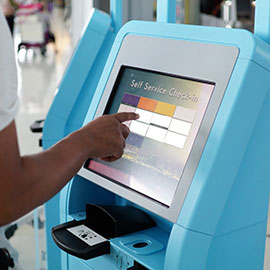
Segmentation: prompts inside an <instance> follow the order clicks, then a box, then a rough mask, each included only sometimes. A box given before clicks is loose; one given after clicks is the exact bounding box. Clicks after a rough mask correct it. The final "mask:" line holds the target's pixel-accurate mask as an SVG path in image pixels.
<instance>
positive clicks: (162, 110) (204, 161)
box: [44, 0, 270, 270]
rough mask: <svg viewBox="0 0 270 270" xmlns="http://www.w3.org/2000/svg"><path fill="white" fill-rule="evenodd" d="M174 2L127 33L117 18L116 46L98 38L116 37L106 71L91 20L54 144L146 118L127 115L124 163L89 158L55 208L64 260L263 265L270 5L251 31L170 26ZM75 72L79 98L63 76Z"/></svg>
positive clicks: (77, 264) (64, 94)
mask: <svg viewBox="0 0 270 270" xmlns="http://www.w3.org/2000/svg"><path fill="white" fill-rule="evenodd" d="M111 2H112V4H113V5H114V4H116V6H117V5H119V7H121V1H111ZM172 2H174V1H161V0H160V1H158V21H159V22H143V21H133V22H129V23H127V24H126V25H125V26H123V27H122V28H121V30H120V31H119V32H118V34H117V35H116V36H115V33H114V32H113V30H112V28H111V27H107V28H106V27H105V28H106V29H107V30H106V31H105V30H104V33H105V32H106V34H103V37H104V36H106V35H107V36H106V37H107V38H108V35H109V40H110V42H111V43H110V44H112V43H113V45H112V48H111V51H110V53H109V49H108V48H109V47H110V46H109V43H108V42H105V43H104V42H103V41H104V39H103V40H102V42H100V44H101V45H102V44H103V45H102V46H104V47H106V46H107V47H106V48H107V49H104V53H105V55H106V56H103V54H102V53H103V50H102V49H99V52H98V54H99V55H98V56H96V58H95V59H96V60H98V59H101V58H102V57H103V58H102V59H104V61H103V62H102V61H101V62H99V63H97V65H98V66H97V68H98V70H99V69H100V74H101V69H102V65H103V66H104V63H105V59H106V58H107V56H108V54H109V56H108V59H107V62H106V64H105V66H104V70H103V72H102V74H101V75H100V74H98V71H95V68H94V66H92V67H90V68H89V67H88V66H86V67H85V69H86V70H85V69H84V65H80V60H81V61H82V63H86V65H87V61H85V60H84V59H83V58H82V57H87V55H88V50H89V48H87V46H85V47H84V46H83V44H84V43H83V42H84V40H85V39H87V38H89V39H90V37H87V29H89V28H86V30H85V33H84V36H83V39H82V41H81V44H79V46H78V48H77V50H76V52H75V54H74V56H73V60H72V62H71V63H70V65H69V68H68V69H67V72H66V74H65V76H64V79H63V82H62V85H60V90H59V94H58V95H57V97H56V99H55V103H54V104H53V106H52V109H51V111H50V112H49V115H48V119H47V121H46V123H45V128H44V132H45V134H44V136H45V138H44V140H45V142H46V138H49V136H48V135H46V134H52V133H50V132H52V131H51V130H52V127H54V129H56V128H57V126H58V127H59V129H60V130H62V131H61V132H62V133H61V135H59V137H60V136H62V135H63V134H64V133H65V134H68V133H69V132H70V131H72V130H74V129H75V128H78V127H80V126H81V125H82V122H84V124H86V123H88V122H89V121H91V120H92V119H94V118H97V117H99V116H101V115H103V114H111V113H116V112H122V111H128V112H130V111H132V112H137V113H138V114H139V115H140V118H139V119H138V120H135V121H131V122H128V123H125V124H126V125H128V126H129V128H130V135H129V137H128V138H127V140H126V147H125V151H124V154H123V157H122V158H121V159H119V160H118V161H115V162H112V163H107V162H103V161H101V160H99V159H89V160H87V161H86V162H85V164H84V165H83V167H82V168H81V170H80V171H79V173H78V174H77V175H76V176H75V177H74V179H73V180H72V181H71V182H70V183H69V184H68V185H67V186H66V187H65V189H64V190H63V191H62V192H61V194H60V197H58V198H56V199H54V200H55V201H53V202H51V205H50V206H49V207H48V206H47V208H48V214H47V216H48V215H49V213H50V211H53V209H56V211H59V214H55V215H56V217H54V216H51V217H49V216H48V217H49V218H51V219H50V220H51V221H52V222H51V224H53V226H54V228H53V229H52V237H53V239H54V241H55V243H56V244H57V245H58V246H59V247H60V248H61V249H62V250H63V251H62V252H61V263H60V262H58V263H59V265H61V268H59V269H70V270H72V269H85V270H86V269H100V270H101V269H102V270H103V269H133V270H134V269H153V270H154V269H155V270H158V269H160V270H161V269H166V270H174V269H185V270H186V269H196V270H197V269H211V270H212V269H215V270H216V269H252V270H253V269H263V263H264V250H265V238H266V226H267V210H268V200H269V183H270V181H269V177H270V176H269V175H270V171H269V162H270V158H269V157H270V142H269V139H268V135H267V134H269V133H270V121H269V116H270V96H269V87H270V74H269V71H270V46H269V45H268V43H269V40H270V30H269V29H270V11H269V10H270V8H269V6H270V3H268V1H266V0H265V1H263V0H258V1H257V11H256V12H257V14H256V22H255V25H256V26H255V34H252V33H250V32H247V31H245V30H236V29H223V28H213V27H201V26H190V25H177V24H173V23H168V21H170V20H171V19H172V18H173V15H172V16H171V14H173V12H172V10H173V7H174V3H172ZM119 10H120V9H119ZM94 14H95V13H94ZM102 16H103V15H102ZM104 16H105V15H104ZM172 21H173V19H172ZM118 22H119V21H118ZM102 23H103V22H102ZM90 24H91V21H90ZM110 24H111V21H109V19H108V24H107V25H110ZM105 28H103V29H105ZM110 31H111V32H110ZM93 32H94V31H93ZM108 33H111V34H108ZM100 36H102V35H100ZM102 46H100V47H99V48H101V47H102ZM76 55H77V56H76ZM89 55H90V56H91V52H89ZM101 55H102V57H101ZM80 57H81V58H80ZM100 57H101V58H100ZM91 63H92V64H93V63H94V61H92V62H91ZM102 63H103V64H102ZM80 73H83V74H84V75H83V76H84V77H83V76H82V75H81V74H80ZM91 74H93V80H94V81H91ZM98 75H100V79H99V77H98ZM76 76H78V77H76ZM77 81H78V84H79V85H78V88H77V89H78V90H77V92H76V93H75V94H72V93H71V97H70V96H68V95H69V94H68V91H67V90H66V89H65V87H64V86H66V87H67V88H68V87H69V88H70V87H71V86H72V87H73V88H76V87H77V85H76V82H77ZM68 82H69V83H68ZM93 83H96V85H93ZM74 91H76V90H74ZM57 105H58V106H61V110H62V112H63V115H60V114H58V115H57V109H58V107H57ZM59 123H60V124H59ZM46 130H47V131H46ZM63 131H64V132H63ZM53 132H56V131H55V130H54V131H53ZM46 136H47V137H46ZM52 137H53V136H52ZM56 137H57V136H56ZM53 140H54V139H51V140H50V139H47V144H48V145H49V143H48V142H52V141H53ZM63 166H65V164H63ZM59 198H60V199H59ZM57 200H59V202H58V201H57ZM51 213H52V212H51ZM57 217H59V218H58V220H57ZM58 221H59V223H57V222H58ZM59 224H60V225H59ZM50 229H51V228H48V230H50ZM47 237H48V236H47ZM53 248H54V249H55V248H56V247H53ZM59 250H60V249H59ZM58 252H59V251H58ZM59 258H60V257H58V254H56V255H51V258H49V264H50V262H51V263H52V265H53V262H56V261H57V260H58V259H59ZM52 267H53V266H52ZM51 269H56V268H51ZM57 269H58V268H57Z"/></svg>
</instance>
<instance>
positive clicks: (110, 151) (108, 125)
mask: <svg viewBox="0 0 270 270" xmlns="http://www.w3.org/2000/svg"><path fill="white" fill-rule="evenodd" d="M138 118H139V115H138V114H136V113H128V112H121V113H116V114H112V115H103V116H101V117H99V118H97V119H95V120H93V121H91V122H90V123H88V124H87V125H86V126H84V127H83V128H82V129H80V130H79V132H80V133H81V135H82V139H83V141H82V143H84V145H85V146H84V147H87V149H88V153H87V155H88V157H92V158H101V159H102V160H105V161H115V160H117V159H119V158H121V156H122V154H123V151H124V148H125V140H126V138H127V137H128V135H129V128H128V127H127V126H126V125H124V124H123V122H125V121H130V120H136V119H138Z"/></svg>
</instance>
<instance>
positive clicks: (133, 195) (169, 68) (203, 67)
mask: <svg viewBox="0 0 270 270" xmlns="http://www.w3.org/2000/svg"><path fill="white" fill-rule="evenodd" d="M131 52H132V53H131ZM238 54H239V49H238V48H236V47H234V46H224V45H218V44H208V43H202V42H194V41H185V40H176V39H169V38H161V37H152V36H139V35H131V34H128V35H126V36H125V38H124V39H123V41H122V44H121V46H120V50H119V52H118V54H117V57H116V59H115V61H114V63H113V66H112V69H111V71H110V72H109V74H107V77H106V81H105V82H104V85H102V83H100V84H99V86H98V89H97V95H98V94H99V95H100V101H99V104H98V106H97V104H96V103H95V102H96V101H97V100H96V99H95V102H92V103H91V105H90V108H89V111H88V113H87V116H86V118H85V124H86V123H87V122H89V121H90V120H92V119H93V118H97V117H99V116H101V115H103V113H104V110H105V108H106V105H107V103H108V100H109V97H110V95H111V92H112V90H113V88H114V85H115V83H116V80H117V77H118V74H119V72H120V69H121V67H122V66H130V67H134V68H140V69H145V70H148V71H154V72H160V73H163V74H164V73H166V74H174V75H175V76H179V77H183V78H190V79H192V78H194V79H196V80H199V81H203V82H214V83H215V89H214V91H213V94H212V97H211V99H210V102H209V104H208V107H207V110H206V112H205V115H204V118H203V120H202V122H201V126H200V128H199V131H198V134H197V136H196V139H195V141H194V144H193V147H192V149H191V152H190V155H189V158H188V161H187V163H186V166H185V169H184V171H183V173H182V177H181V181H180V182H179V184H178V187H177V190H176V192H175V196H174V198H173V201H172V204H171V206H170V207H165V206H164V205H162V204H160V203H158V202H157V201H154V200H152V199H149V197H146V196H144V195H142V194H140V193H138V192H136V191H133V190H130V189H128V188H127V187H123V186H121V185H119V184H118V183H115V182H112V181H108V180H107V178H104V177H101V176H99V175H97V174H96V173H93V172H91V171H89V170H88V169H85V168H82V169H81V170H80V171H79V175H81V176H83V177H84V178H86V179H88V180H90V181H92V182H94V183H96V184H98V185H100V186H102V187H104V188H106V189H108V190H110V191H112V192H114V193H115V194H117V195H120V196H122V197H124V198H125V199H127V200H129V201H131V202H134V203H136V204H138V205H140V206H141V207H144V208H145V209H148V210H150V211H151V212H153V213H155V214H158V215H160V216H161V217H163V218H165V219H168V220H170V221H172V222H176V220H177V218H178V216H179V213H180V211H181V208H182V206H183V203H184V200H185V198H186V196H187V193H188V190H189V187H190V185H191V183H192V179H193V176H194V174H195V173H196V169H197V166H198V163H199V160H200V158H201V155H202V153H203V149H204V147H205V144H206V142H207V138H208V136H209V133H210V130H211V128H212V125H213V123H214V120H215V117H216V114H217V112H218V109H219V106H220V104H221V101H222V98H223V96H224V93H225V89H226V87H227V84H228V82H229V79H230V76H231V74H232V71H233V68H234V65H235V63H236V60H237V57H238ZM217 59H218V61H217ZM179 63H181V65H179ZM220 63H222V65H221V64H220ZM99 91H100V92H99Z"/></svg>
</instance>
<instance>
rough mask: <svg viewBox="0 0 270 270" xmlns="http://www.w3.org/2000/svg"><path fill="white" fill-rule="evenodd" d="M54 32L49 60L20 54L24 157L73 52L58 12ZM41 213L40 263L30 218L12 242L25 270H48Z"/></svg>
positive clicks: (269, 250)
mask: <svg viewBox="0 0 270 270" xmlns="http://www.w3.org/2000/svg"><path fill="white" fill-rule="evenodd" d="M52 30H53V32H54V33H55V36H56V48H54V46H52V45H49V46H48V51H47V54H46V57H42V56H41V55H40V52H39V51H35V50H29V51H28V52H26V51H25V50H22V51H20V53H19V54H17V56H18V67H19V77H20V82H21V87H20V89H19V96H20V99H21V107H20V111H19V114H18V116H17V118H16V125H17V131H18V139H19V143H20V151H21V154H23V155H27V154H32V153H36V152H38V151H41V148H39V146H38V140H39V138H40V136H41V135H40V134H33V133H31V132H30V129H29V127H30V125H31V124H32V123H33V122H34V121H35V120H38V119H43V118H44V117H45V116H46V113H47V111H48V109H49V106H50V104H51V102H52V100H53V96H54V94H55V90H56V88H57V85H58V83H59V81H60V79H61V77H62V74H63V72H64V69H65V66H66V64H67V62H68V59H69V56H70V53H71V50H72V49H71V42H70V36H69V33H68V31H67V27H66V24H65V23H64V14H63V10H61V9H56V10H55V11H54V13H53V16H52ZM15 45H16V35H15ZM55 49H56V50H57V52H56V51H55ZM38 212H39V219H40V225H41V226H40V227H41V228H40V229H39V231H38V236H39V237H38V244H39V245H38V249H37V250H38V257H39V260H38V261H35V258H36V256H35V255H36V254H35V252H36V246H35V243H37V242H35V233H34V229H33V225H32V215H31V214H30V216H28V218H25V219H24V220H25V223H24V220H22V221H21V225H20V226H19V229H18V230H17V231H16V232H15V235H14V236H13V237H12V238H11V243H12V245H13V246H14V247H15V248H16V249H17V250H18V251H19V256H20V263H21V265H22V266H23V268H24V269H25V270H37V269H40V270H45V269H46V249H45V238H44V228H42V224H43V222H44V213H43V207H40V208H39V211H38ZM269 227H270V224H269V226H268V235H269V236H270V229H269ZM269 236H268V237H267V241H266V256H265V267H264V269H265V270H270V237H269ZM247 237H248V235H247ZM36 241H37V239H36ZM37 267H38V268H37ZM56 270H58V269H56Z"/></svg>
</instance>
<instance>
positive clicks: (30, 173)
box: [0, 113, 139, 226]
mask: <svg viewBox="0 0 270 270" xmlns="http://www.w3.org/2000/svg"><path fill="white" fill-rule="evenodd" d="M138 117H139V116H138V115H137V114H135V113H119V114H115V115H110V116H102V117H99V118H98V119H96V120H93V121H91V122H90V123H88V124H87V125H85V126H84V127H83V128H81V129H80V130H78V131H76V132H74V133H72V134H70V135H69V136H68V137H66V138H65V139H63V140H62V141H60V142H59V143H57V144H56V145H55V146H53V147H52V148H50V149H48V150H46V151H44V152H42V153H39V154H36V155H30V156H25V157H21V156H20V153H19V147H18V140H17V134H16V126H15V123H14V121H13V122H12V123H11V124H10V125H8V126H7V127H6V128H5V129H3V130H1V131H0V150H1V154H0V172H1V174H0V226H1V225H3V224H6V223H8V222H10V221H12V220H14V219H16V218H18V217H20V216H22V215H23V214H25V213H27V212H28V211H30V210H32V209H33V208H34V207H36V206H38V205H40V204H42V203H43V202H45V201H47V200H48V199H50V198H51V197H52V196H53V195H55V194H56V193H57V192H58V191H59V190H60V189H61V188H62V187H63V186H64V185H65V184H66V183H67V182H68V181H69V180H70V179H71V178H72V177H73V176H74V175H75V174H76V172H77V171H78V170H79V169H80V168H81V166H82V165H83V162H84V161H85V160H86V159H87V158H88V157H92V158H102V159H103V160H106V161H114V160H116V159H118V158H120V157H121V156H122V153H123V151H124V146H125V139H126V138H127V136H128V134H129V129H128V128H127V127H126V126H125V125H123V124H122V122H124V121H130V120H135V119H138Z"/></svg>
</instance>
